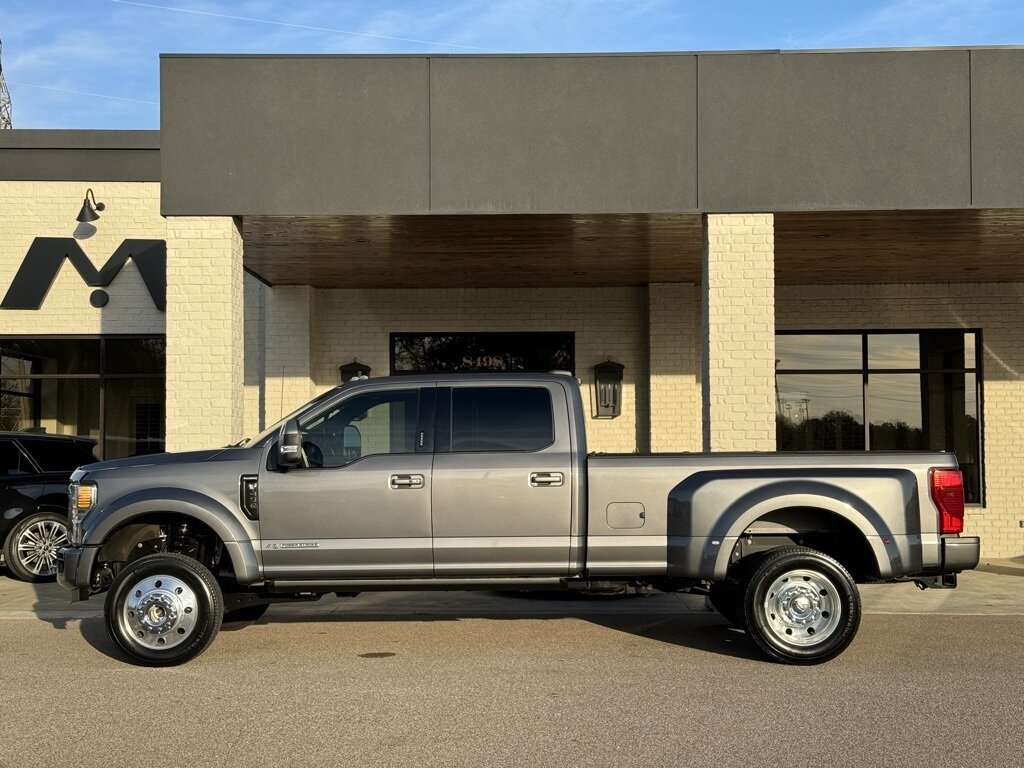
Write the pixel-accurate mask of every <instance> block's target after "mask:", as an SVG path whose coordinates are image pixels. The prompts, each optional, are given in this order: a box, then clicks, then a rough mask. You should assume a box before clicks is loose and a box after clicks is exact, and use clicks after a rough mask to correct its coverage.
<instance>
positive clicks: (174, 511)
mask: <svg viewBox="0 0 1024 768" xmlns="http://www.w3.org/2000/svg"><path fill="white" fill-rule="evenodd" d="M168 518H170V519H172V520H173V519H182V520H185V521H194V522H196V523H199V524H201V525H202V526H204V527H205V528H207V529H208V530H209V531H210V533H212V534H213V535H214V536H216V537H217V538H218V539H220V541H221V543H222V544H223V545H224V550H225V552H226V553H227V556H228V558H229V560H230V563H231V568H232V571H233V572H234V575H235V579H236V580H237V581H238V583H239V584H252V583H255V582H257V581H259V580H260V579H261V578H262V577H261V575H260V568H259V560H258V558H257V556H256V548H255V547H254V546H253V543H252V538H251V537H250V535H249V534H248V532H247V531H246V530H245V528H244V527H243V526H242V524H241V522H240V521H239V520H238V519H237V518H236V517H235V516H234V514H232V512H231V511H230V510H229V509H227V508H226V507H225V506H224V505H223V504H221V503H219V502H218V501H217V500H216V499H213V498H211V497H209V496H205V495H203V494H199V493H195V492H192V491H184V490H182V489H175V488H153V489H147V490H146V491H142V492H138V493H134V494H128V495H126V496H124V497H122V498H121V499H118V500H117V501H115V502H114V503H113V504H111V505H110V506H108V507H104V508H103V516H102V518H98V519H97V521H96V523H95V525H94V527H92V528H89V529H88V530H87V531H86V532H85V540H86V541H87V542H88V543H90V544H92V543H95V544H98V545H100V546H102V547H106V546H109V545H111V543H112V542H113V544H114V545H115V546H124V544H125V541H124V539H132V540H137V539H135V538H134V537H133V536H130V535H128V534H126V533H124V532H126V531H129V532H132V531H133V530H134V531H136V532H140V531H141V530H142V529H145V528H147V527H150V526H154V525H156V524H157V521H167V519H168ZM86 521H87V523H88V518H86ZM119 532H120V533H119Z"/></svg>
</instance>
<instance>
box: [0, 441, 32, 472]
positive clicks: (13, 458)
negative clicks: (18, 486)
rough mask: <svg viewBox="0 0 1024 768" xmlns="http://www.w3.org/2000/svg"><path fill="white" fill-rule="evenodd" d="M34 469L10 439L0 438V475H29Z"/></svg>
mask: <svg viewBox="0 0 1024 768" xmlns="http://www.w3.org/2000/svg"><path fill="white" fill-rule="evenodd" d="M33 472H35V469H34V468H33V467H32V465H31V463H29V460H28V458H27V457H26V456H25V454H23V453H22V452H21V450H20V449H19V448H18V446H16V445H15V444H14V443H12V442H11V441H10V440H0V476H5V477H6V476H9V475H30V474H32V473H33Z"/></svg>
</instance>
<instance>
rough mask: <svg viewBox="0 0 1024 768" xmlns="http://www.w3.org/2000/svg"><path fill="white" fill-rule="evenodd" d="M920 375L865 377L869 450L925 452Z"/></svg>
mask: <svg viewBox="0 0 1024 768" xmlns="http://www.w3.org/2000/svg"><path fill="white" fill-rule="evenodd" d="M921 378H922V377H921V375H920V374H917V373H886V374H875V373H872V374H871V375H870V376H869V377H868V398H867V399H868V419H869V430H870V436H871V449H872V450H875V451H921V450H925V449H927V447H928V445H927V441H926V440H925V433H924V430H923V429H922V426H921Z"/></svg>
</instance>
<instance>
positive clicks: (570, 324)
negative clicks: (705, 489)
mask: <svg viewBox="0 0 1024 768" xmlns="http://www.w3.org/2000/svg"><path fill="white" fill-rule="evenodd" d="M302 290H308V289H299V288H292V287H287V288H284V289H283V290H282V287H276V288H273V289H271V290H269V291H268V312H267V317H268V327H267V344H268V346H267V354H266V361H267V379H268V381H267V405H266V411H267V421H268V423H269V422H272V421H274V420H275V419H276V418H278V414H279V413H282V412H288V411H290V410H293V409H294V408H295V407H297V406H298V405H301V404H302V402H304V401H305V400H308V399H309V398H310V397H311V396H312V395H313V394H315V393H317V392H321V391H323V390H325V389H327V388H328V387H332V386H336V385H337V384H338V383H339V382H340V380H339V375H338V366H339V365H341V364H342V363H347V362H351V360H352V358H353V357H357V358H358V359H359V360H360V362H364V363H366V364H368V365H370V366H371V367H372V368H373V374H374V375H378V376H382V375H387V373H388V371H389V366H390V359H389V342H390V339H389V334H390V333H392V332H401V331H421V332H430V331H435V332H443V331H510V330H522V331H552V330H560V331H574V332H575V333H576V371H577V374H578V375H579V376H580V377H581V378H582V379H583V383H584V396H585V397H587V398H588V399H589V400H590V402H588V403H587V407H588V409H590V411H591V413H592V412H593V402H592V398H593V370H592V368H593V366H594V365H595V364H596V363H599V362H601V361H603V360H606V359H607V358H611V359H613V360H616V361H617V362H620V363H622V364H623V365H625V366H626V369H625V372H624V380H623V407H622V415H621V416H620V417H618V418H616V419H594V418H590V419H588V422H587V434H588V439H589V442H590V447H591V449H592V450H596V451H607V452H612V451H621V452H632V451H635V450H637V449H638V447H639V448H640V449H641V450H646V449H647V435H648V434H649V429H648V425H647V417H648V404H647V386H646V382H647V377H648V370H647V338H646V326H647V302H646V289H644V288H595V289H582V288H581V289H567V288H547V289H501V288H481V289H422V290H317V291H314V292H313V296H312V300H313V312H312V319H313V320H312V321H313V326H312V328H313V332H312V339H313V345H312V355H311V358H310V360H311V362H310V369H309V370H310V373H309V381H310V384H309V386H310V387H311V388H312V389H311V391H308V390H306V374H305V373H304V372H305V370H306V368H305V365H306V363H305V357H304V355H305V354H306V353H305V351H304V349H303V338H304V337H303V334H304V333H306V334H307V336H306V338H308V332H306V331H304V329H303V327H302V320H301V319H299V320H298V321H297V322H298V326H297V327H294V328H291V329H285V330H279V329H275V328H273V327H272V325H274V324H275V323H277V322H278V320H277V315H276V313H275V312H274V311H273V309H272V307H273V306H274V303H275V302H278V301H279V298H280V297H283V296H285V295H287V297H288V300H289V302H290V303H293V302H295V301H297V296H298V294H299V293H300V292H301V291H302ZM299 305H300V307H301V301H299ZM288 316H289V317H292V318H301V317H302V312H301V309H300V310H299V311H298V312H294V313H290V314H289V315H288ZM289 364H290V366H291V367H289ZM281 366H284V367H285V373H284V376H283V378H284V380H285V383H284V386H283V387H282V384H281V381H280V380H281V379H282V374H281V373H280V372H279V369H280V368H281ZM638 383H639V384H638ZM282 394H283V401H282ZM638 435H639V436H640V439H639V445H638V437H637V436H638Z"/></svg>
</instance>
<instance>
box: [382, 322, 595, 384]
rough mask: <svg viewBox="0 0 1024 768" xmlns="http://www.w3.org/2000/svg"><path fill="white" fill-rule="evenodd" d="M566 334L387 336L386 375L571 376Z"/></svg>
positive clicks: (569, 341)
mask: <svg viewBox="0 0 1024 768" xmlns="http://www.w3.org/2000/svg"><path fill="white" fill-rule="evenodd" d="M574 339H575V336H574V334H573V333H572V332H565V333H562V332H557V331H536V332H534V331H530V332H523V333H511V332H487V333H453V334H438V333H393V334H391V343H392V371H391V372H392V374H395V375H401V374H406V373H429V374H442V373H496V372H509V371H514V372H526V373H546V372H548V371H552V370H563V371H570V372H575V367H574V366H575V362H574V359H573V356H574V343H575V341H574Z"/></svg>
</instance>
